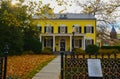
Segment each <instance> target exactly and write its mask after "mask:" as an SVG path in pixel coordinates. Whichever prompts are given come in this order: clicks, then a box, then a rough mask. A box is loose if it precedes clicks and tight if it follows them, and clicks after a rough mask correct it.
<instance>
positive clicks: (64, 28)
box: [58, 26, 67, 33]
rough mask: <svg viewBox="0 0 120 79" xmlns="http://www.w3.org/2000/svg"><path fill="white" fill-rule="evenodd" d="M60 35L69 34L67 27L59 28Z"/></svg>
mask: <svg viewBox="0 0 120 79" xmlns="http://www.w3.org/2000/svg"><path fill="white" fill-rule="evenodd" d="M58 33H67V26H59V27H58Z"/></svg>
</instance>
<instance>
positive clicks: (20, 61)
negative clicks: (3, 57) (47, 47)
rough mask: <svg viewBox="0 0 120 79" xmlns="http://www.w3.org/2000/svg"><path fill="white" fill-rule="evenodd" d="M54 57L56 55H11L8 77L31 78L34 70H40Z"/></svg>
mask: <svg viewBox="0 0 120 79" xmlns="http://www.w3.org/2000/svg"><path fill="white" fill-rule="evenodd" d="M53 58H55V56H54V55H21V56H10V57H8V66H7V77H13V78H18V79H31V78H30V74H31V73H32V72H33V70H34V71H39V70H40V69H41V68H43V65H44V66H45V65H46V64H47V63H48V61H50V60H52V59H53ZM44 63H45V64H44ZM35 73H36V72H35ZM35 73H34V75H35ZM32 76H33V75H32Z"/></svg>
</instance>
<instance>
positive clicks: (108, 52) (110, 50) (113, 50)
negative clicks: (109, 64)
mask: <svg viewBox="0 0 120 79" xmlns="http://www.w3.org/2000/svg"><path fill="white" fill-rule="evenodd" d="M98 52H99V54H115V53H120V52H119V51H118V50H117V49H99V51H98Z"/></svg>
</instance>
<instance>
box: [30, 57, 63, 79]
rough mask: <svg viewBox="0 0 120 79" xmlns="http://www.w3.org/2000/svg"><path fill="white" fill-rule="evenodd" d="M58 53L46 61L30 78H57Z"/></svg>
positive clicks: (58, 67)
mask: <svg viewBox="0 0 120 79" xmlns="http://www.w3.org/2000/svg"><path fill="white" fill-rule="evenodd" d="M60 66H61V64H60V55H59V56H57V58H55V59H54V60H52V61H51V62H50V63H48V65H47V66H45V67H44V68H43V69H42V70H41V71H40V72H38V73H37V74H36V75H35V76H34V77H33V78H32V79H59V76H60Z"/></svg>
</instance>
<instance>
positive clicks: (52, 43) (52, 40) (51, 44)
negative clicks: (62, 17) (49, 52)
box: [51, 39, 53, 47]
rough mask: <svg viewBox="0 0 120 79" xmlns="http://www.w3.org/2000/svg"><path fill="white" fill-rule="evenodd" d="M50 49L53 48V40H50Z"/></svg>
mask: <svg viewBox="0 0 120 79" xmlns="http://www.w3.org/2000/svg"><path fill="white" fill-rule="evenodd" d="M51 47H53V39H51Z"/></svg>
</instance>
